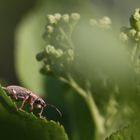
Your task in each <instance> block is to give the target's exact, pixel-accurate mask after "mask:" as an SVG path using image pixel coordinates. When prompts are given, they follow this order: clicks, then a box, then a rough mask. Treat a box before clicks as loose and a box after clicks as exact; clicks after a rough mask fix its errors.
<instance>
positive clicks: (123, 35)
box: [120, 32, 128, 41]
mask: <svg viewBox="0 0 140 140" xmlns="http://www.w3.org/2000/svg"><path fill="white" fill-rule="evenodd" d="M120 39H121V40H122V41H127V40H128V36H127V34H125V33H124V32H121V33H120Z"/></svg>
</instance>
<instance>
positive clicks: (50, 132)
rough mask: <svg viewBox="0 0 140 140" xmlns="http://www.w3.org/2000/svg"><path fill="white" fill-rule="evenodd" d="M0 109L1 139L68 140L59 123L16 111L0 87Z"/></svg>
mask: <svg viewBox="0 0 140 140" xmlns="http://www.w3.org/2000/svg"><path fill="white" fill-rule="evenodd" d="M0 109H1V114H0V132H1V136H0V137H1V138H2V139H5V140H8V139H14V140H17V139H22V140H25V139H27V140H29V139H35V140H38V139H41V140H46V139H47V140H57V139H58V140H60V139H61V140H67V139H68V138H67V135H66V134H65V132H64V128H63V126H61V125H60V124H59V123H56V122H54V121H48V120H46V119H41V118H38V117H36V116H35V115H34V114H31V113H27V112H25V111H20V110H19V111H17V107H16V105H15V103H13V101H12V100H11V99H10V97H8V96H7V95H6V93H5V92H4V91H3V90H2V88H1V87H0ZM7 133H8V135H7Z"/></svg>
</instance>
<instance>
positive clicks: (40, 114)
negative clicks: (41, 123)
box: [38, 107, 44, 118]
mask: <svg viewBox="0 0 140 140" xmlns="http://www.w3.org/2000/svg"><path fill="white" fill-rule="evenodd" d="M43 110H44V107H42V108H41V111H40V113H38V115H39V117H40V118H42V113H43Z"/></svg>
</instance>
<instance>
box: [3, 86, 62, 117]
mask: <svg viewBox="0 0 140 140" xmlns="http://www.w3.org/2000/svg"><path fill="white" fill-rule="evenodd" d="M3 89H4V90H5V91H6V93H7V95H8V96H10V97H11V98H12V99H13V100H16V101H18V100H21V101H22V104H21V107H20V108H21V109H23V107H24V105H25V103H29V105H30V111H31V112H32V111H33V108H34V107H35V108H38V109H41V111H40V113H39V116H40V117H41V115H42V113H43V110H44V108H45V107H47V105H49V106H51V107H53V108H55V109H56V110H57V111H58V113H59V114H60V115H61V112H60V111H59V110H58V109H57V108H56V107H54V106H53V105H50V104H46V103H45V101H44V100H43V99H42V98H41V97H39V96H37V95H36V94H35V93H34V92H32V91H30V90H28V89H26V88H23V87H20V86H15V85H11V86H7V87H3Z"/></svg>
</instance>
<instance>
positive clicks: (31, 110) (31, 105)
mask: <svg viewBox="0 0 140 140" xmlns="http://www.w3.org/2000/svg"><path fill="white" fill-rule="evenodd" d="M33 105H34V102H32V103H30V112H33Z"/></svg>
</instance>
